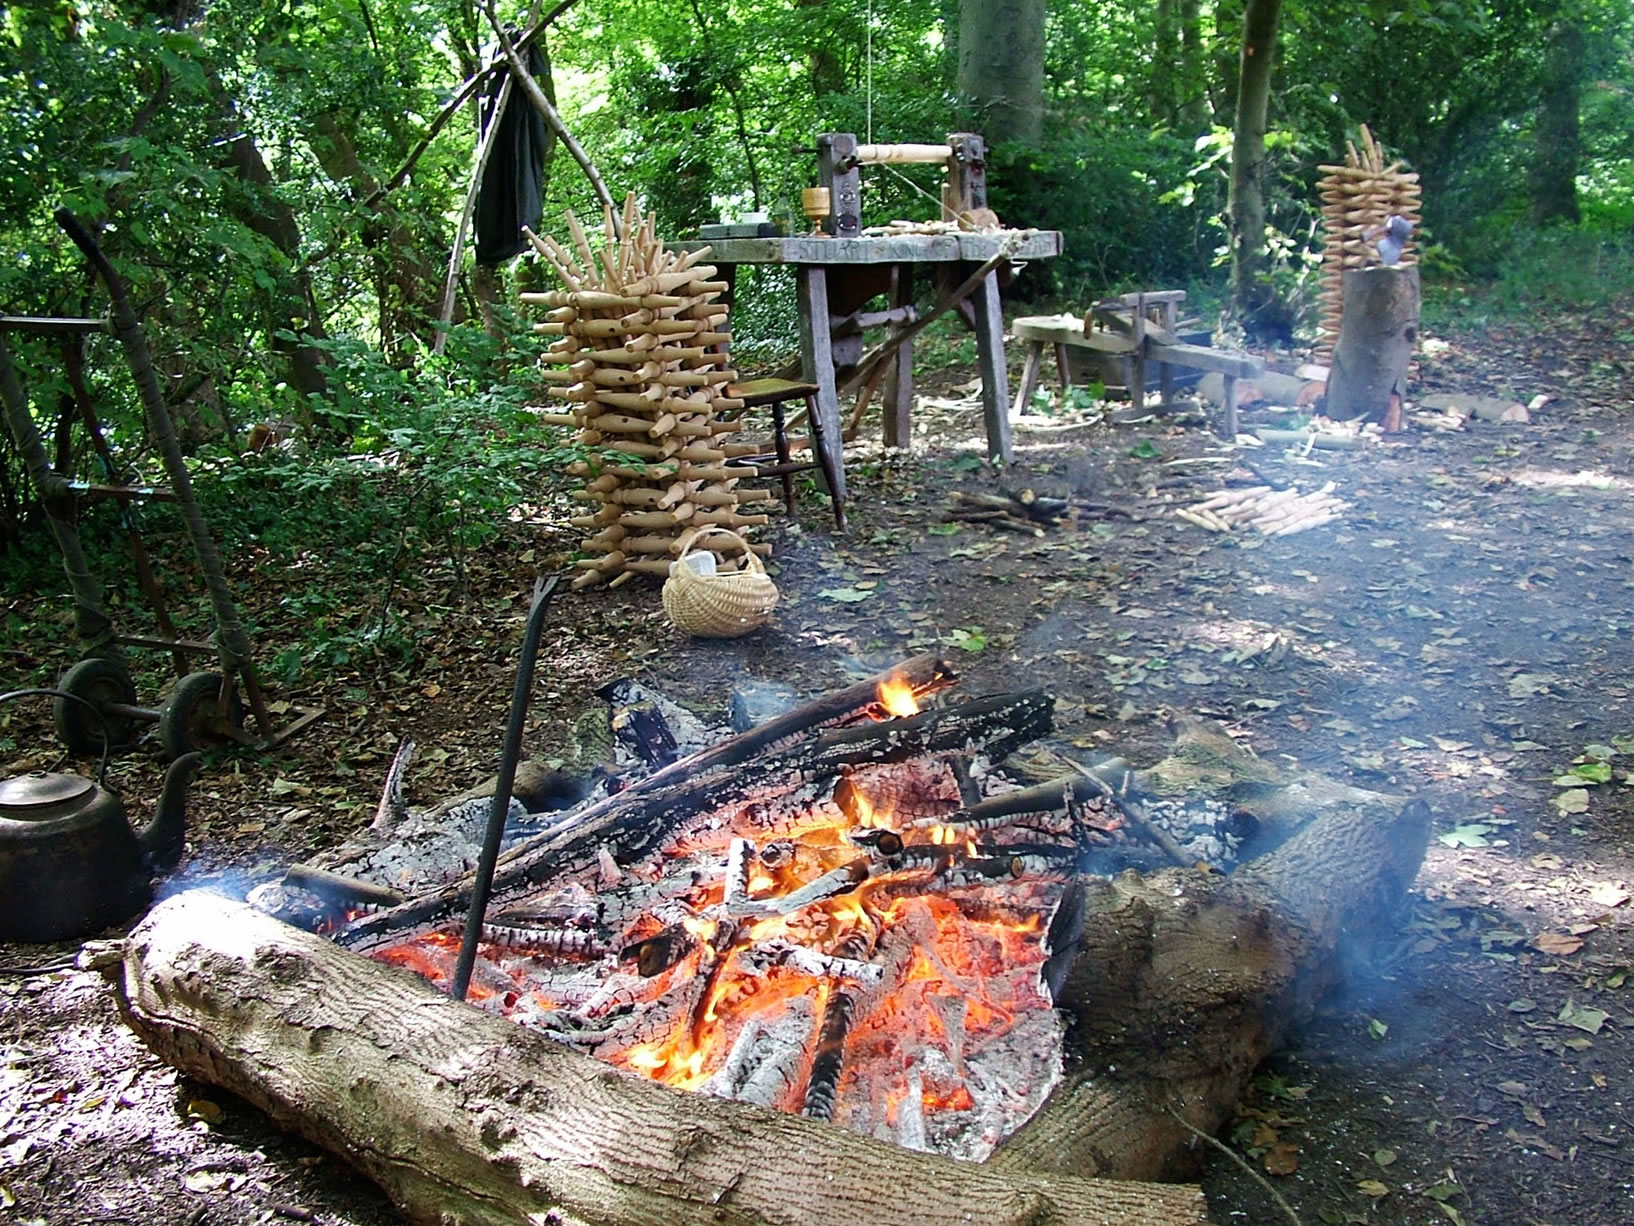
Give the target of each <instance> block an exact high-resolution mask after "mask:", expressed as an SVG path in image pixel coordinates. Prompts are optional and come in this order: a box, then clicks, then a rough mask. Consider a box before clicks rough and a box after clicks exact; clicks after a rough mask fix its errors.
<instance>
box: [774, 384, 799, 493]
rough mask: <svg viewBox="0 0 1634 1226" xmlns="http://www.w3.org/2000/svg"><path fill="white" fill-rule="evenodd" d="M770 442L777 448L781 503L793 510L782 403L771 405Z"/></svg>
mask: <svg viewBox="0 0 1634 1226" xmlns="http://www.w3.org/2000/svg"><path fill="white" fill-rule="evenodd" d="M772 441H773V445H774V446H775V447H776V448H777V464H778V467H779V468H781V469H782V470H783V471H782V474H781V476H782V478H783V501H784V503H785V504H786V505H787V506H788V508H789V510H790V511H791V512H792V511H793V510H794V474H793V473H791V472H789V434H788V429H787V427H786V426H785V424H784V420H783V402H782V401H781V400H779V401H777V402H776V403H775V404H773V405H772Z"/></svg>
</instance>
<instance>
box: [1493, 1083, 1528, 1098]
mask: <svg viewBox="0 0 1634 1226" xmlns="http://www.w3.org/2000/svg"><path fill="white" fill-rule="evenodd" d="M1492 1088H1493V1089H1495V1090H1497V1091H1498V1093H1500V1094H1507V1095H1508V1096H1509V1097H1510V1098H1519V1097H1521V1096H1522V1095H1523V1094H1525V1093H1526V1083H1525V1082H1524V1081H1500V1082H1499V1083H1498V1084H1497V1085H1495V1086H1493V1087H1492Z"/></svg>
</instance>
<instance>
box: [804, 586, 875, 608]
mask: <svg viewBox="0 0 1634 1226" xmlns="http://www.w3.org/2000/svg"><path fill="white" fill-rule="evenodd" d="M817 594H818V595H819V596H821V597H822V598H823V599H824V600H838V601H840V602H841V603H842V604H855V603H856V602H857V601H859V600H867V599H869V598H870V597H871V596H873V594H874V593H873V592H870V591H865V590H863V589H862V588H856V587H828V588H824V589H823V590H822V591H820V592H818V593H817Z"/></svg>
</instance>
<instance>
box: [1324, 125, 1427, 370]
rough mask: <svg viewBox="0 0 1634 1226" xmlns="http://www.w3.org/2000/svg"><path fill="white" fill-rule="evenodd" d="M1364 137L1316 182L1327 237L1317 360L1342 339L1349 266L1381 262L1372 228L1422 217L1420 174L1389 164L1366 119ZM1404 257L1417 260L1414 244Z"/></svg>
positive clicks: (1405, 260)
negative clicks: (1389, 221)
mask: <svg viewBox="0 0 1634 1226" xmlns="http://www.w3.org/2000/svg"><path fill="white" fill-rule="evenodd" d="M1361 138H1362V147H1361V149H1359V150H1358V149H1357V148H1356V146H1355V145H1354V144H1353V143H1351V142H1349V141H1347V142H1346V148H1345V164H1344V165H1343V166H1321V167H1318V169H1320V170H1321V171H1322V173H1323V175H1324V176H1326V177H1325V178H1323V179H1322V180H1320V181H1319V182H1318V183H1317V189H1318V190H1319V191H1320V192H1321V193H1322V226H1323V229H1324V230H1325V231H1326V240H1325V242H1324V245H1323V250H1322V294H1321V301H1322V319H1321V323H1320V325H1319V330H1318V337H1317V343H1316V351H1315V356H1314V359H1313V360H1315V361H1317V362H1327V361H1328V360H1329V359H1330V358H1331V357H1332V356H1333V346H1334V343H1335V342H1336V341H1337V340H1338V338H1339V321H1340V319H1341V318H1343V316H1344V275H1345V272H1346V270H1347V269H1352V268H1371V267H1372V266H1374V265H1375V264H1378V263H1379V253H1378V251H1377V250H1376V249H1375V248H1374V246H1373V243H1372V241H1371V239H1370V238H1369V237H1368V233H1369V231H1371V230H1373V229H1374V228H1376V227H1378V226H1381V225H1383V224H1384V222H1385V219H1386V218H1388V217H1391V216H1395V217H1402V218H1405V219H1406V220H1408V221H1410V222H1412V223H1413V225H1414V226H1417V225H1418V223H1419V221H1420V208H1421V202H1420V189H1419V185H1418V175H1417V174H1416V173H1415V172H1412V171H1404V170H1402V168H1401V163H1400V162H1391V163H1390V164H1389V165H1386V164H1385V161H1384V153H1383V151H1382V150H1381V149H1380V148H1379V143H1378V142H1377V141H1376V140H1374V139H1373V133H1371V132H1370V131H1368V129H1367V125H1366V124H1363V125H1362V132H1361ZM1400 262H1401V263H1402V264H1415V263H1417V262H1418V257H1417V256H1416V255H1415V254H1414V253H1413V249H1412V246H1411V245H1410V244H1409V245H1408V246H1407V247H1406V249H1405V250H1404V251H1403V252H1402V256H1401V261H1400Z"/></svg>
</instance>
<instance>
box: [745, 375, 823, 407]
mask: <svg viewBox="0 0 1634 1226" xmlns="http://www.w3.org/2000/svg"><path fill="white" fill-rule="evenodd" d="M726 394H727V395H728V396H729V397H731V398H732V399H733V400H741V401H743V403H744V405H745V406H746V407H750V408H752V407H755V406H757V405H762V404H778V403H781V402H782V401H785V400H802V399H804V398H805V397H807V396H815V395H816V394H817V385H816V384H815V383H797V382H795V381H794V380H793V379H750V380H749V381H748V382H747V383H733V384H730V385H728V387H727V389H726Z"/></svg>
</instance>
